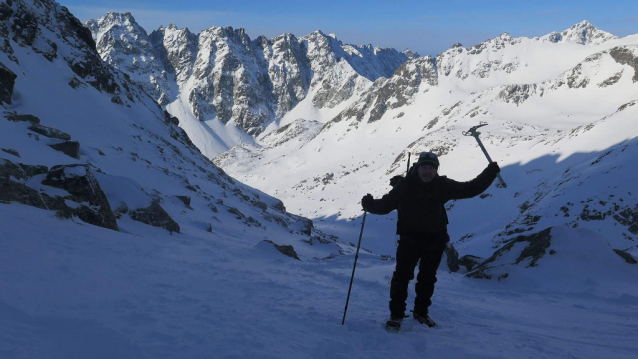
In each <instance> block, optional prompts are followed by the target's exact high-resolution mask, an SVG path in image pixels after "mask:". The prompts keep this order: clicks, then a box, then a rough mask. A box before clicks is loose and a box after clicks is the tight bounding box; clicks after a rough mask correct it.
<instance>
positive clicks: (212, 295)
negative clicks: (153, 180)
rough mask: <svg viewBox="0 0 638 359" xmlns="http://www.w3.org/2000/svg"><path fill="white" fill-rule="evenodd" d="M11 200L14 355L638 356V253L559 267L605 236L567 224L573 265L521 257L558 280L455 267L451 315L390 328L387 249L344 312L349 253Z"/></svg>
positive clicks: (363, 272) (448, 293)
mask: <svg viewBox="0 0 638 359" xmlns="http://www.w3.org/2000/svg"><path fill="white" fill-rule="evenodd" d="M0 215H1V216H2V218H3V219H5V220H3V221H2V222H0V233H2V234H3V235H2V237H1V240H0V249H1V251H0V285H1V286H2V288H3V291H2V293H0V313H2V315H0V328H2V329H0V353H3V357H8V358H31V357H38V358H54V357H61V356H63V357H65V358H85V357H95V358H113V357H117V358H175V357H188V358H210V357H211V355H212V356H214V357H218V358H231V357H259V358H300V357H302V358H338V357H343V358H346V357H348V358H351V357H354V358H387V357H388V356H404V357H421V356H423V355H427V356H440V357H447V358H464V357H477V358H507V357H552V358H572V357H578V358H600V357H613V358H633V357H635V353H636V351H637V350H638V346H637V345H636V342H635V340H633V334H634V333H635V330H636V329H637V328H638V320H637V319H636V318H638V316H637V314H638V292H637V291H636V288H635V286H634V285H633V283H635V280H636V279H638V278H637V273H636V270H635V268H630V265H629V264H627V263H624V264H623V263H620V261H621V260H620V257H617V256H616V257H617V258H614V256H615V254H613V253H611V254H610V255H607V254H605V253H607V252H604V253H598V252H596V255H595V263H596V267H595V269H596V270H597V269H600V268H607V269H606V270H605V271H604V272H603V273H601V274H600V275H601V276H602V277H601V278H604V277H606V276H607V275H608V274H609V275H614V276H618V275H619V274H621V273H622V272H626V273H625V275H624V276H618V277H617V278H616V280H617V283H614V286H613V288H612V289H613V290H612V291H606V289H607V287H608V286H607V285H601V286H599V287H598V288H597V289H596V290H594V291H589V290H587V287H586V286H580V285H578V283H577V282H570V283H571V284H572V285H571V286H567V287H562V286H561V284H562V283H561V282H560V281H559V279H554V277H555V274H556V272H553V271H552V270H554V269H564V268H570V266H571V265H577V266H578V267H577V269H582V270H585V271H586V273H589V274H590V275H592V276H593V275H596V273H595V269H594V268H592V267H588V264H591V263H592V262H591V259H592V258H587V256H588V255H587V253H590V254H591V252H590V251H588V250H589V249H597V250H600V249H601V248H602V247H601V245H600V244H596V243H600V242H599V241H600V239H599V238H595V237H589V238H588V237H586V236H583V235H582V233H581V232H579V231H577V230H569V229H561V230H559V232H560V233H559V234H560V236H559V237H558V238H557V241H556V247H555V248H556V250H557V251H558V253H559V254H561V253H563V254H567V253H568V252H569V251H575V252H574V254H573V255H572V256H571V259H570V260H568V261H567V263H566V264H567V265H565V264H560V265H558V263H554V264H553V265H552V266H551V267H550V270H547V271H545V272H543V273H541V274H540V275H538V274H535V275H533V274H531V272H530V271H529V270H528V269H521V272H523V271H528V274H529V276H530V277H533V278H534V280H535V281H537V282H541V281H544V282H546V283H549V284H552V288H551V290H549V289H547V288H538V287H535V286H531V287H530V286H526V285H513V284H509V283H508V282H490V281H483V280H476V279H470V278H465V277H463V276H462V275H460V274H456V273H448V272H447V271H446V270H443V267H442V268H441V269H439V274H438V276H439V281H438V283H437V290H436V292H435V297H434V304H433V306H432V307H431V315H432V317H433V318H434V319H435V320H436V321H437V322H438V324H439V326H438V327H437V328H434V329H429V328H427V327H424V326H422V325H419V324H417V323H416V322H413V321H412V320H411V319H406V320H405V324H404V327H403V330H402V331H401V332H400V333H399V334H396V335H391V334H388V333H386V332H385V331H384V330H383V323H384V320H385V319H386V313H387V300H388V293H389V283H388V282H389V279H390V277H391V274H392V270H393V262H392V261H383V260H380V259H379V257H377V256H374V255H369V254H361V255H360V257H359V261H358V265H357V271H356V275H355V281H354V285H353V290H352V294H351V298H350V303H349V308H348V312H347V315H346V323H345V325H344V326H342V325H341V319H342V316H343V309H344V305H345V299H346V295H347V290H348V284H349V280H350V274H351V268H352V264H353V256H352V255H350V256H337V257H335V258H333V259H325V260H304V261H297V260H294V259H292V258H289V257H286V256H284V255H282V254H281V253H278V252H277V251H275V250H274V249H273V247H272V246H266V245H264V243H263V242H261V243H262V244H259V243H260V239H259V238H257V235H253V234H252V233H250V232H243V233H242V232H233V231H228V232H224V233H217V234H216V235H215V236H214V237H212V238H210V237H209V238H208V239H206V238H204V237H201V236H199V235H189V234H174V235H172V236H170V235H169V234H168V233H167V232H166V231H164V230H161V229H156V228H153V227H148V226H144V225H141V224H139V223H137V222H131V223H130V225H131V226H138V227H140V229H141V227H144V231H142V232H138V233H140V234H138V235H133V234H126V233H117V232H113V231H109V230H105V229H102V228H98V227H93V226H89V225H78V224H75V223H73V222H68V221H61V220H58V219H56V218H55V217H54V216H53V215H52V214H51V213H50V212H46V211H42V210H38V209H35V208H31V207H26V206H22V205H15V204H12V205H4V204H0ZM136 223H137V224H136ZM122 226H125V227H129V225H122ZM27 229H28V232H25V231H27ZM136 232H137V231H136ZM27 233H28V235H25V234H27ZM364 233H367V232H364ZM236 235H240V236H241V237H242V240H241V241H237V240H236V238H234V236H236ZM575 237H579V238H583V239H586V240H587V241H586V243H587V245H583V246H581V245H580V244H579V243H575V242H574V241H573V239H574V238H575ZM581 243H582V241H581ZM364 244H365V240H364ZM591 246H593V247H594V248H591ZM579 249H580V250H579ZM609 251H610V250H609ZM559 254H557V255H556V256H549V258H547V259H548V260H555V261H559V259H560V258H559V257H558V255H559ZM542 268H543V266H540V267H539V269H542ZM532 270H533V268H532ZM629 270H633V271H631V272H630V271H629ZM521 274H522V273H521ZM580 278H584V279H586V278H587V277H586V276H585V277H582V276H581V277H580ZM513 279H515V278H514V276H511V277H510V278H508V280H513ZM519 282H520V281H519ZM596 283H597V284H605V283H600V282H596ZM523 284H524V283H523ZM412 292H413V289H412V288H411V289H410V298H409V299H408V303H411V302H412V300H413V297H412V295H413V293H412ZM25 338H29V339H28V342H27V341H25Z"/></svg>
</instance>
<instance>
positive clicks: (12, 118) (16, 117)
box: [7, 113, 40, 124]
mask: <svg viewBox="0 0 638 359" xmlns="http://www.w3.org/2000/svg"><path fill="white" fill-rule="evenodd" d="M7 120H9V121H13V122H26V121H29V122H31V123H32V124H38V123H40V119H39V118H37V117H35V116H33V115H18V114H17V113H12V114H9V115H8V116H7Z"/></svg>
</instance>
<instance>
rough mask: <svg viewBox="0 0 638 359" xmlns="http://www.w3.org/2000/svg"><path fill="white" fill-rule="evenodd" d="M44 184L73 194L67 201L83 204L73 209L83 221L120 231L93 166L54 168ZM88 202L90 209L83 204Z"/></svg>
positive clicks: (77, 165)
mask: <svg viewBox="0 0 638 359" xmlns="http://www.w3.org/2000/svg"><path fill="white" fill-rule="evenodd" d="M42 184H44V185H47V186H50V187H55V188H61V189H64V190H65V191H67V192H69V193H70V194H71V197H65V198H66V199H70V200H72V201H74V202H76V203H81V204H82V205H81V206H80V207H78V208H75V209H73V210H72V212H73V214H74V215H76V216H77V217H79V218H80V219H81V220H82V221H84V222H87V223H90V224H94V225H96V226H100V227H104V228H109V229H113V230H116V231H117V230H119V229H118V226H117V222H116V221H115V215H114V214H113V211H112V210H111V205H110V204H109V201H108V199H107V198H106V195H105V194H104V192H103V191H102V188H101V187H100V184H99V182H98V181H97V178H95V175H93V170H92V167H91V165H84V164H74V165H64V166H54V167H52V168H51V170H50V171H49V173H47V176H46V178H45V179H44V180H43V181H42ZM86 202H88V203H89V205H90V207H89V206H86V205H84V204H83V203H86Z"/></svg>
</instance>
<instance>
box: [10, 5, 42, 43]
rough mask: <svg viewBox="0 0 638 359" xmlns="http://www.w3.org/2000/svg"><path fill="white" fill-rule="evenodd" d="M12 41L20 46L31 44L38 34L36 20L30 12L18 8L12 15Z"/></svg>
mask: <svg viewBox="0 0 638 359" xmlns="http://www.w3.org/2000/svg"><path fill="white" fill-rule="evenodd" d="M11 30H12V31H13V41H15V42H17V43H18V44H19V45H20V46H31V45H33V42H34V41H35V37H36V35H37V34H38V22H37V20H36V18H35V16H33V15H32V14H31V13H29V12H26V11H23V10H22V9H20V10H19V11H18V13H17V14H16V15H15V16H14V17H13V25H12V26H11Z"/></svg>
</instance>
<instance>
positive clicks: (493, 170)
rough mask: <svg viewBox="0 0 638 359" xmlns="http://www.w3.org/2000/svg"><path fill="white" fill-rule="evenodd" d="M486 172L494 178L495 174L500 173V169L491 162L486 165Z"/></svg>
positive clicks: (496, 164)
mask: <svg viewBox="0 0 638 359" xmlns="http://www.w3.org/2000/svg"><path fill="white" fill-rule="evenodd" d="M487 170H488V171H489V172H490V173H491V174H492V175H494V176H496V174H497V173H499V172H501V168H500V167H499V166H498V163H496V162H491V163H490V164H489V165H487Z"/></svg>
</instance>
